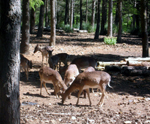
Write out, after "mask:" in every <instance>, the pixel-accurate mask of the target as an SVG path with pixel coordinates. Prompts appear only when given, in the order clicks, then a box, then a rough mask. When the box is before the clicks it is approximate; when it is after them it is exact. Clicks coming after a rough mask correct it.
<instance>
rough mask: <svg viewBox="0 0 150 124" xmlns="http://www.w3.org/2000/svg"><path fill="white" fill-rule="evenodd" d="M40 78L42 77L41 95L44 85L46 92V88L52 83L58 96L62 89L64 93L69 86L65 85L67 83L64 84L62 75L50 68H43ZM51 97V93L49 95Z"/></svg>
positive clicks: (40, 71)
mask: <svg viewBox="0 0 150 124" xmlns="http://www.w3.org/2000/svg"><path fill="white" fill-rule="evenodd" d="M39 76H40V81H41V85H40V95H42V85H44V87H45V90H46V92H47V93H48V91H47V88H46V83H52V84H53V86H54V94H55V95H56V96H57V95H58V93H59V92H60V90H61V89H62V90H63V91H64V90H66V89H67V86H66V85H65V83H64V82H63V80H62V78H61V76H60V74H59V73H58V72H57V71H55V70H53V69H51V68H49V67H42V68H41V69H40V70H39ZM48 94H49V95H50V93H48Z"/></svg>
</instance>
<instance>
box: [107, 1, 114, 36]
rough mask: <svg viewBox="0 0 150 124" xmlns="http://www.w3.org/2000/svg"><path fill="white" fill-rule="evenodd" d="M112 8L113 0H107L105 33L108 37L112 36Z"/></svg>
mask: <svg viewBox="0 0 150 124" xmlns="http://www.w3.org/2000/svg"><path fill="white" fill-rule="evenodd" d="M112 8H113V1H112V0H109V15H108V33H107V34H108V36H109V37H112V21H113V13H112Z"/></svg>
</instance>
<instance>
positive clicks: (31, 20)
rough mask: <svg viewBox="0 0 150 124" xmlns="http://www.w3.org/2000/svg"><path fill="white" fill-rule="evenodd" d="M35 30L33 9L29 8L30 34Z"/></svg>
mask: <svg viewBox="0 0 150 124" xmlns="http://www.w3.org/2000/svg"><path fill="white" fill-rule="evenodd" d="M34 28H35V11H34V9H33V8H31V14H30V33H31V34H33V33H34Z"/></svg>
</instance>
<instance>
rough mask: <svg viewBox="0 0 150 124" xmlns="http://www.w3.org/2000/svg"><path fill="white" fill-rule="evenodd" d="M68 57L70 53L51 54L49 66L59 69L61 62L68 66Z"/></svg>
mask: <svg viewBox="0 0 150 124" xmlns="http://www.w3.org/2000/svg"><path fill="white" fill-rule="evenodd" d="M68 58H69V55H68V54H67V53H59V54H56V55H54V56H50V57H49V60H48V63H49V67H51V68H53V69H54V70H55V69H56V68H57V70H58V71H59V68H60V66H61V62H63V63H64V65H65V66H67V59H68Z"/></svg>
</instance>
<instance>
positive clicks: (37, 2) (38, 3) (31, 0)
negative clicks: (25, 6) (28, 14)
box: [29, 0, 44, 10]
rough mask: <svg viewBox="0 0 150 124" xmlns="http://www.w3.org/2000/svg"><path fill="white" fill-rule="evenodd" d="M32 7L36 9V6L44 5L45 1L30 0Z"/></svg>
mask: <svg viewBox="0 0 150 124" xmlns="http://www.w3.org/2000/svg"><path fill="white" fill-rule="evenodd" d="M29 2H30V7H31V8H33V9H34V10H35V7H40V6H41V5H44V2H43V1H42V0H30V1H29Z"/></svg>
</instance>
